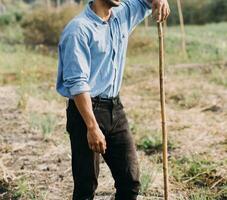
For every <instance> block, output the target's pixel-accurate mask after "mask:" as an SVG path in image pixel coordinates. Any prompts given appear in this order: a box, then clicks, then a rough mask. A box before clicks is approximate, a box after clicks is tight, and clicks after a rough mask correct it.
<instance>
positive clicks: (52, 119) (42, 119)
mask: <svg viewBox="0 0 227 200" xmlns="http://www.w3.org/2000/svg"><path fill="white" fill-rule="evenodd" d="M56 121H57V119H56V116H55V115H53V114H37V113H31V115H30V126H31V128H33V129H37V130H39V131H41V132H42V134H43V136H44V139H47V138H48V137H49V136H50V135H51V134H52V133H53V131H54V129H55V127H56Z"/></svg>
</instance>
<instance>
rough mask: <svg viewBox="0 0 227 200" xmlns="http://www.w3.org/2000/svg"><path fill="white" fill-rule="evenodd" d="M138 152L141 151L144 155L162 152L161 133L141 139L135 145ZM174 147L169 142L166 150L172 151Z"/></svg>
mask: <svg viewBox="0 0 227 200" xmlns="http://www.w3.org/2000/svg"><path fill="white" fill-rule="evenodd" d="M137 147H138V148H139V149H140V150H143V151H144V152H145V153H146V154H153V153H158V152H161V151H162V139H161V133H159V134H152V136H145V137H143V138H142V139H141V140H140V141H139V142H138V144H137ZM174 148H175V145H174V144H173V143H172V142H171V141H170V140H169V141H168V150H169V151H170V150H173V149H174Z"/></svg>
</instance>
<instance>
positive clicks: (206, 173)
mask: <svg viewBox="0 0 227 200" xmlns="http://www.w3.org/2000/svg"><path fill="white" fill-rule="evenodd" d="M170 163H171V164H170V166H171V167H170V169H171V174H172V176H173V177H174V178H175V180H176V181H177V182H180V183H181V184H184V185H185V187H187V188H188V189H190V191H191V190H193V188H196V189H197V190H198V191H197V192H195V193H192V192H190V193H191V195H190V198H189V199H193V200H197V199H208V200H209V198H211V199H219V197H222V196H224V195H225V192H226V190H225V188H224V187H225V185H226V184H227V180H226V178H224V177H221V176H220V175H217V170H216V168H217V166H218V165H219V166H220V165H221V164H220V163H219V164H217V163H214V162H212V161H209V160H208V159H207V158H204V157H200V156H194V157H192V158H187V157H182V158H180V159H175V158H172V159H171V162H170ZM204 191H206V192H204ZM215 195H216V196H215ZM208 197H209V198H208ZM214 197H215V198H214ZM216 197H217V198H216Z"/></svg>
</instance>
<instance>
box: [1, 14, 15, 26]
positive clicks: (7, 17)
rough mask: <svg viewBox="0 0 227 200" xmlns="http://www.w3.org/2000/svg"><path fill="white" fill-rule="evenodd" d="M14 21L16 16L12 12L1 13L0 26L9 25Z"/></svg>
mask: <svg viewBox="0 0 227 200" xmlns="http://www.w3.org/2000/svg"><path fill="white" fill-rule="evenodd" d="M12 22H14V16H13V15H12V14H10V13H6V14H3V15H0V26H4V25H9V24H11V23H12Z"/></svg>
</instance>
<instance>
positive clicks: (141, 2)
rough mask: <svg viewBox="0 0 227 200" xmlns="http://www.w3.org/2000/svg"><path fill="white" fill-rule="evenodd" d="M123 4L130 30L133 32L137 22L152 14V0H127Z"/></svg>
mask: <svg viewBox="0 0 227 200" xmlns="http://www.w3.org/2000/svg"><path fill="white" fill-rule="evenodd" d="M122 5H123V9H122V11H123V12H124V13H125V15H126V19H127V22H128V23H127V24H128V31H129V32H132V30H133V29H134V28H135V27H136V25H137V24H139V23H140V22H141V21H143V19H144V18H145V17H147V16H148V15H149V14H151V0H125V1H123V3H122Z"/></svg>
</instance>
